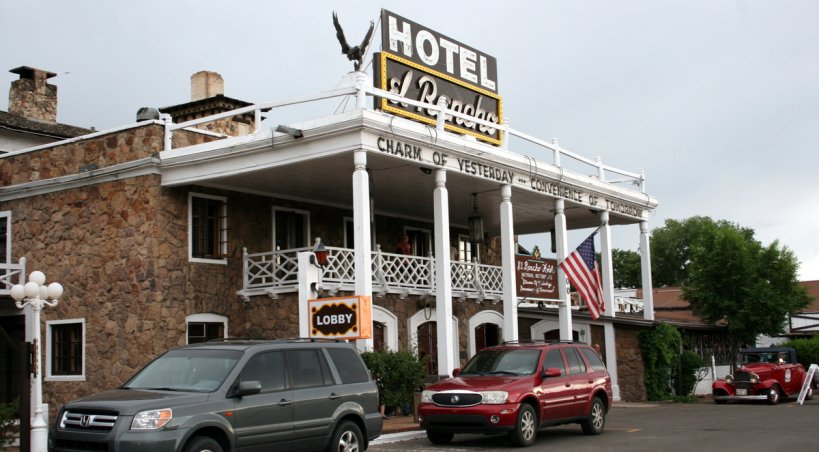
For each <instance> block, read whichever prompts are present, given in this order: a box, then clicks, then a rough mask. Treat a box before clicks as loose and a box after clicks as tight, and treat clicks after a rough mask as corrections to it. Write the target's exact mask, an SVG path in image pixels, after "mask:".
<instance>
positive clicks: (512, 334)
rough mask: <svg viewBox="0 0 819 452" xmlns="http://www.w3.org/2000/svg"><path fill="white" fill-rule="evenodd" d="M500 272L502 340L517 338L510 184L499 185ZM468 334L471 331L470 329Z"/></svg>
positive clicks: (516, 296)
mask: <svg viewBox="0 0 819 452" xmlns="http://www.w3.org/2000/svg"><path fill="white" fill-rule="evenodd" d="M500 224H501V273H502V278H503V340H505V341H516V340H518V291H517V278H516V277H515V252H516V249H515V227H514V217H513V216H512V186H511V185H508V184H507V185H502V186H501V203H500ZM470 334H472V332H471V331H470Z"/></svg>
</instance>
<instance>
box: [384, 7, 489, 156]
mask: <svg viewBox="0 0 819 452" xmlns="http://www.w3.org/2000/svg"><path fill="white" fill-rule="evenodd" d="M381 48H382V51H381V52H379V53H377V54H376V55H375V56H374V58H373V61H374V72H375V75H374V79H375V85H376V87H378V88H381V89H383V90H385V91H389V92H391V93H394V94H398V95H401V96H402V97H406V98H410V99H414V100H417V101H419V102H425V103H430V104H436V105H437V103H438V100H439V99H440V98H441V97H442V96H443V97H445V98H446V101H447V108H448V109H449V110H452V111H456V112H459V113H464V114H467V115H470V116H475V117H476V118H478V119H482V120H485V121H488V122H491V123H493V124H501V122H502V121H503V114H502V108H501V98H500V96H499V95H498V84H497V75H498V65H497V61H496V60H495V58H494V57H491V56H489V55H487V54H485V53H483V52H480V51H478V50H476V49H474V48H472V47H469V46H466V45H464V44H462V43H460V42H458V41H456V40H454V39H451V38H449V37H447V36H444V35H442V34H440V33H438V32H435V31H433V30H430V29H428V28H425V27H423V26H421V25H419V24H417V23H415V22H413V21H411V20H408V19H405V18H403V17H401V16H399V15H397V14H395V13H392V12H390V11H387V10H385V9H382V10H381ZM376 108H380V109H381V110H383V111H386V112H390V113H394V114H396V115H399V116H404V117H407V118H411V119H414V120H417V121H420V122H424V123H427V124H435V123H436V122H437V116H438V112H437V111H436V110H432V109H427V108H420V107H414V106H411V105H409V104H405V103H399V102H393V101H390V100H387V99H384V98H379V99H376ZM444 127H445V128H446V129H447V130H450V131H453V132H457V133H462V134H467V135H472V136H475V137H477V138H479V139H480V140H483V141H486V142H489V143H492V144H496V145H499V144H500V143H501V131H500V129H499V128H497V127H490V126H486V125H483V124H478V123H477V122H475V121H467V120H465V119H463V118H456V117H454V116H452V115H447V117H446V121H445V125H444Z"/></svg>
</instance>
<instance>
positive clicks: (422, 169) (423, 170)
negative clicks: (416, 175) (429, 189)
mask: <svg viewBox="0 0 819 452" xmlns="http://www.w3.org/2000/svg"><path fill="white" fill-rule="evenodd" d="M418 169H419V170H421V172H422V173H424V174H432V169H430V168H427V167H424V166H422V167H420V168H418Z"/></svg>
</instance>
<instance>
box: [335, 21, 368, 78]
mask: <svg viewBox="0 0 819 452" xmlns="http://www.w3.org/2000/svg"><path fill="white" fill-rule="evenodd" d="M333 25H335V27H336V37H337V38H338V42H339V43H340V44H341V53H343V54H344V55H347V59H348V60H350V61H352V62H353V68H355V70H356V71H357V70H358V68H360V67H361V63H362V60H363V59H364V55H365V54H366V53H367V45H368V44H369V43H370V38H371V37H372V35H373V28H374V27H375V22H373V21H370V29H369V30H367V36H364V40H363V41H361V45H357V46H355V47H350V44H347V38H345V37H344V30H342V29H341V24H339V23H338V14H336V12H335V11H333Z"/></svg>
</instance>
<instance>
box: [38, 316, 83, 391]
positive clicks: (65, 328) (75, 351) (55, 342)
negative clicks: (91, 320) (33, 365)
mask: <svg viewBox="0 0 819 452" xmlns="http://www.w3.org/2000/svg"><path fill="white" fill-rule="evenodd" d="M46 325H47V329H46V348H47V350H46V356H47V359H46V379H48V380H50V381H57V380H75V381H76V380H85V320H84V319H79V320H53V321H49V322H46Z"/></svg>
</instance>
